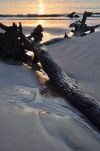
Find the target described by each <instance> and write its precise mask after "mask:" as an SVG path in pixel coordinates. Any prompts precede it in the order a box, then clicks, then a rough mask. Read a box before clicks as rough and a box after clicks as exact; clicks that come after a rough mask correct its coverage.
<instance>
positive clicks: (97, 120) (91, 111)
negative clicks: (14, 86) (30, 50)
mask: <svg viewBox="0 0 100 151" xmlns="http://www.w3.org/2000/svg"><path fill="white" fill-rule="evenodd" d="M35 52H36V55H37V57H38V59H39V61H40V62H41V64H42V66H43V69H44V71H45V72H46V73H47V75H48V77H49V78H50V80H51V81H52V82H53V84H54V85H55V87H57V89H58V90H59V92H60V93H62V94H63V95H64V96H65V98H66V99H68V100H69V102H70V103H71V104H72V105H73V106H75V107H76V108H77V109H78V110H79V111H80V112H82V113H83V114H84V115H85V117H87V118H88V120H89V121H90V122H91V123H92V124H93V125H94V126H95V127H96V128H97V129H98V131H100V104H99V103H97V102H96V100H95V99H94V98H93V97H91V96H90V95H88V94H87V93H86V92H85V91H84V90H82V89H81V88H79V85H78V84H77V83H76V82H75V81H74V80H72V79H71V78H69V77H68V76H67V75H66V74H65V73H64V72H63V71H62V69H61V67H60V66H59V65H58V63H56V62H55V61H54V60H53V59H52V58H51V56H50V55H49V53H48V52H46V51H45V50H42V48H40V50H38V51H37V50H35Z"/></svg>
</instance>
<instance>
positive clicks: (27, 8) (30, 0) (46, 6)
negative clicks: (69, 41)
mask: <svg viewBox="0 0 100 151" xmlns="http://www.w3.org/2000/svg"><path fill="white" fill-rule="evenodd" d="M84 9H85V10H86V9H87V10H94V11H95V12H100V0H0V14H27V13H33V14H53V13H57V14H58V13H66V12H72V11H74V10H75V11H78V12H82V11H83V10H84Z"/></svg>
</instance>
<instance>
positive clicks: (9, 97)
mask: <svg viewBox="0 0 100 151" xmlns="http://www.w3.org/2000/svg"><path fill="white" fill-rule="evenodd" d="M48 29H49V32H50V36H51V35H52V33H53V35H56V36H53V38H55V37H59V35H57V33H58V32H59V33H62V30H60V28H59V30H60V31H59V30H58V29H57V28H50V27H49V28H48ZM31 30H32V27H31V28H30V27H27V28H26V27H24V30H23V32H25V33H26V34H27V33H28V32H31ZM63 30H65V29H63ZM57 31H58V32H57ZM44 36H45V34H44ZM61 37H62V35H61ZM49 38H50V37H49ZM49 38H48V39H49ZM99 39H100V32H96V33H92V34H90V35H87V36H85V37H81V38H80V37H74V38H72V39H65V40H63V41H61V42H57V43H55V44H52V45H49V46H47V48H48V52H49V53H50V54H51V56H52V58H53V59H55V60H56V61H57V62H58V64H60V66H61V68H62V69H63V71H64V72H66V74H67V75H68V76H69V77H70V78H73V79H75V80H76V81H77V82H78V83H79V85H80V87H81V88H82V89H84V90H85V91H86V92H87V93H88V94H89V95H92V96H93V97H95V99H96V100H97V101H98V102H99V101H100V100H99V97H100V94H99V90H100V84H99V82H98V81H100V71H99V66H100V61H99ZM44 41H45V40H44ZM0 75H1V76H0V85H1V88H0V125H1V126H0V136H1V137H0V150H2V151H6V150H7V151H13V150H16V151H22V150H25V151H27V150H29V151H31V150H34V151H39V150H45V151H49V150H51V149H52V150H54V151H56V150H57V151H61V150H64V151H66V150H68V151H77V150H80V151H82V150H91V151H94V150H96V151H99V150H100V134H99V133H98V132H97V131H96V129H95V128H94V127H93V125H91V124H90V123H89V121H88V120H87V119H86V118H85V117H84V116H83V115H82V114H81V113H80V112H79V111H78V110H76V109H75V108H74V107H73V106H72V105H70V103H69V102H68V101H67V100H66V99H64V98H62V97H61V96H60V95H59V94H58V93H57V92H56V91H55V89H53V87H52V86H49V85H48V84H46V81H48V77H47V75H44V73H42V72H38V71H36V70H35V69H34V70H31V69H30V68H29V67H27V66H26V65H11V64H6V63H2V62H0ZM44 88H46V90H45V89H44ZM44 90H45V91H44ZM43 91H44V93H41V92H43Z"/></svg>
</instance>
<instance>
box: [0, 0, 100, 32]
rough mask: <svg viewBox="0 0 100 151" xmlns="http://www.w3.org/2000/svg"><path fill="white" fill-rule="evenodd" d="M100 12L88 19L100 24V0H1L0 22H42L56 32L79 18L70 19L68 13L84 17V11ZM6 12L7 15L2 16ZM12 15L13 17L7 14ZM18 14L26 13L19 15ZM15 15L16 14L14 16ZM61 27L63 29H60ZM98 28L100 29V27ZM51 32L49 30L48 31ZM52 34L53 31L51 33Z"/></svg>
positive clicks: (33, 24) (32, 24)
mask: <svg viewBox="0 0 100 151" xmlns="http://www.w3.org/2000/svg"><path fill="white" fill-rule="evenodd" d="M85 10H86V11H92V12H93V13H98V14H97V15H96V17H95V16H94V17H90V18H88V19H87V24H89V25H95V24H100V14H99V13H100V0H6V1H4V0H0V22H2V23H4V24H6V25H11V24H12V22H16V23H17V24H18V23H19V22H22V25H23V26H32V27H33V26H36V25H38V24H42V26H43V27H46V28H50V27H53V28H55V30H56V29H57V28H59V29H58V30H57V31H56V32H55V33H56V34H57V33H58V35H60V34H59V33H60V32H59V31H61V33H63V32H62V30H63V29H66V28H68V27H69V24H70V23H72V22H74V21H75V20H77V19H69V18H67V17H66V14H68V13H71V12H73V11H75V12H77V13H78V14H79V16H80V18H78V19H81V18H82V14H83V12H84V11H85ZM3 14H5V16H2V15H3ZM9 14H10V15H12V17H9V16H6V15H9ZM17 14H23V15H26V17H23V16H22V17H18V16H16V15H17ZM27 14H40V15H42V14H63V16H62V17H28V16H27ZM14 15H15V16H14ZM61 28H62V29H61ZM60 29H61V30H60ZM97 30H100V28H98V29H97ZM47 32H48V33H49V31H47ZM50 34H51V35H52V33H50Z"/></svg>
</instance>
